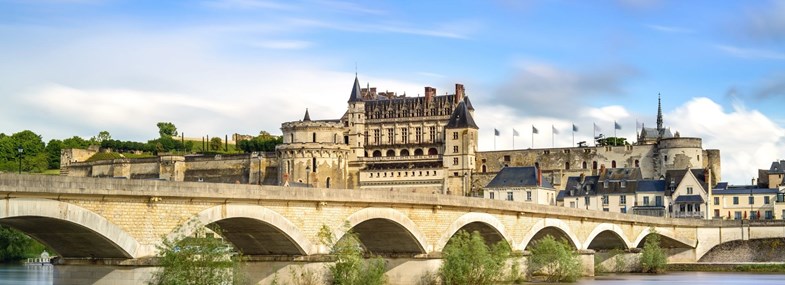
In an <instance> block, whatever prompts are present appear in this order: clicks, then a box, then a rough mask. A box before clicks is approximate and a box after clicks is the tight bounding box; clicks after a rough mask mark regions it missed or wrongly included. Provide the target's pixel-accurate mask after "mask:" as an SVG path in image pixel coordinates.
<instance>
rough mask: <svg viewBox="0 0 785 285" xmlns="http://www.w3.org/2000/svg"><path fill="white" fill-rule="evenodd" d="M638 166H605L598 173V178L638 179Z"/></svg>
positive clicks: (639, 174) (639, 172)
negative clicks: (601, 171) (602, 170)
mask: <svg viewBox="0 0 785 285" xmlns="http://www.w3.org/2000/svg"><path fill="white" fill-rule="evenodd" d="M641 176H642V175H641V169H640V168H607V169H605V172H604V173H600V180H606V179H607V180H640V179H641V178H642V177H641Z"/></svg>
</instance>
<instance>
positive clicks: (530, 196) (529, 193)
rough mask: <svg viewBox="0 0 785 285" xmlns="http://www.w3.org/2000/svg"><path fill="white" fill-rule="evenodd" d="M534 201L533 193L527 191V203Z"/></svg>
mask: <svg viewBox="0 0 785 285" xmlns="http://www.w3.org/2000/svg"><path fill="white" fill-rule="evenodd" d="M531 200H532V191H526V201H531Z"/></svg>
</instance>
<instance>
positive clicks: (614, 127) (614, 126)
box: [613, 121, 616, 138]
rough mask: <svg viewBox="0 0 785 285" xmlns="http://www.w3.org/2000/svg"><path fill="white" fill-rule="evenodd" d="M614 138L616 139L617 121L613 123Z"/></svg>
mask: <svg viewBox="0 0 785 285" xmlns="http://www.w3.org/2000/svg"><path fill="white" fill-rule="evenodd" d="M613 137H614V138H616V121H613Z"/></svg>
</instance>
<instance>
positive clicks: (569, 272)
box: [528, 235, 583, 282]
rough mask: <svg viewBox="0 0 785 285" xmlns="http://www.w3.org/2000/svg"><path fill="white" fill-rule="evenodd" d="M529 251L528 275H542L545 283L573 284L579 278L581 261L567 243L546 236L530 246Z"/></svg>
mask: <svg viewBox="0 0 785 285" xmlns="http://www.w3.org/2000/svg"><path fill="white" fill-rule="evenodd" d="M529 251H530V252H531V255H529V260H528V261H529V262H528V271H529V274H530V275H543V276H545V281H546V282H575V281H577V280H578V278H580V276H581V272H582V271H583V269H582V268H581V267H582V264H581V260H580V258H579V257H578V254H577V253H576V252H575V250H573V249H572V246H570V244H569V243H567V241H565V240H561V241H557V240H556V239H555V238H553V237H552V236H550V235H546V236H545V237H544V238H542V239H541V240H539V241H537V242H535V243H534V244H533V245H532V246H530V247H529Z"/></svg>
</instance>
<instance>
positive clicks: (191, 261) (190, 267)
mask: <svg viewBox="0 0 785 285" xmlns="http://www.w3.org/2000/svg"><path fill="white" fill-rule="evenodd" d="M197 228H198V229H197V231H196V233H195V235H194V236H192V237H179V238H176V239H168V238H164V242H163V243H162V245H160V246H159V247H158V261H159V263H158V265H159V266H160V267H161V268H160V269H159V270H158V271H156V272H154V273H153V276H152V279H151V281H150V282H149V284H150V285H213V284H219V285H228V284H242V283H243V281H244V276H243V275H242V274H241V267H242V265H243V260H242V256H240V255H239V254H237V252H236V251H235V249H234V247H233V246H232V245H231V244H229V243H227V242H225V241H224V240H223V239H221V238H214V237H208V235H207V234H208V232H209V230H208V229H206V228H205V227H203V226H198V227H197ZM215 232H219V231H218V230H217V229H216V230H215Z"/></svg>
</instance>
